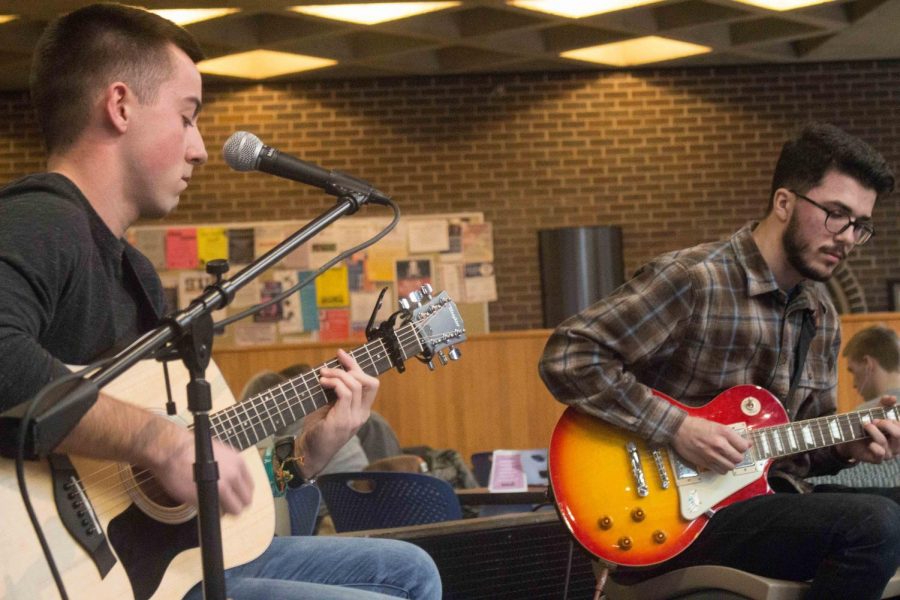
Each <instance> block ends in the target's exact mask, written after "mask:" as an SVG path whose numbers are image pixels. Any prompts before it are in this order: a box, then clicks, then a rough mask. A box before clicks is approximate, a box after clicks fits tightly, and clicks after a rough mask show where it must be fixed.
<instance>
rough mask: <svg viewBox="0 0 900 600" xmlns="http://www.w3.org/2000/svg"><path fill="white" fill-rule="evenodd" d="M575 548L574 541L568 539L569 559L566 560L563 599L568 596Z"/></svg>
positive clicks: (566, 598)
mask: <svg viewBox="0 0 900 600" xmlns="http://www.w3.org/2000/svg"><path fill="white" fill-rule="evenodd" d="M574 549H575V542H574V541H572V539H571V538H570V539H569V560H568V561H567V562H566V585H565V587H563V600H568V598H569V579H571V577H572V553H573V551H574Z"/></svg>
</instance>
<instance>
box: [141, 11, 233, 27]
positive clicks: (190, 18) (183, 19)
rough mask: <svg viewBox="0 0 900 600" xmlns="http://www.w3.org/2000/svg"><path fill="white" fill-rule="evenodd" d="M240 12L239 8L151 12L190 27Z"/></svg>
mask: <svg viewBox="0 0 900 600" xmlns="http://www.w3.org/2000/svg"><path fill="white" fill-rule="evenodd" d="M239 10H240V9H239V8H163V9H159V10H152V11H150V12H152V13H155V14H157V15H159V16H161V17H162V18H164V19H168V20H170V21H172V22H173V23H177V24H178V25H189V24H190V23H197V22H199V21H208V20H209V19H215V18H216V17H224V16H225V15H230V14H232V13H236V12H238V11H239Z"/></svg>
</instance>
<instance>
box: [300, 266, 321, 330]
mask: <svg viewBox="0 0 900 600" xmlns="http://www.w3.org/2000/svg"><path fill="white" fill-rule="evenodd" d="M312 274H313V272H312V271H300V272H299V273H297V276H298V278H299V279H300V281H305V280H306V279H308V278H309V277H312ZM300 314H301V318H302V319H303V328H304V329H305V330H306V331H318V329H319V305H318V304H317V303H316V281H315V280H312V281H310V282H309V284H308V285H306V286H304V287H302V288H300Z"/></svg>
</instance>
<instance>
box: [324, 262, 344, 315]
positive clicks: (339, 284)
mask: <svg viewBox="0 0 900 600" xmlns="http://www.w3.org/2000/svg"><path fill="white" fill-rule="evenodd" d="M316 303H317V304H318V305H319V308H337V307H341V306H349V305H350V287H349V284H348V280H347V265H340V266H337V267H332V268H330V269H328V270H327V271H325V272H324V273H322V274H321V275H319V277H318V279H316Z"/></svg>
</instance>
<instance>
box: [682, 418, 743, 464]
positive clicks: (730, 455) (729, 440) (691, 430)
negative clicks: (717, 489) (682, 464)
mask: <svg viewBox="0 0 900 600" xmlns="http://www.w3.org/2000/svg"><path fill="white" fill-rule="evenodd" d="M672 446H673V447H674V448H675V451H676V452H678V454H679V455H680V456H681V457H682V458H684V459H685V460H686V461H687V462H689V463H691V464H692V465H694V466H696V467H699V468H700V469H708V470H711V471H715V472H716V473H719V474H720V475H724V474H725V473H727V472H728V471H730V470H732V469H734V468H735V467H736V466H738V465H739V464H740V463H741V461H743V460H744V453H745V452H747V450H749V449H750V446H751V444H750V442H749V441H748V440H747V439H746V438H744V437H743V436H741V434H740V433H738V432H737V431H735V430H734V429H733V428H731V427H729V426H727V425H723V424H721V423H716V422H714V421H709V420H707V419H704V418H702V417H692V416H690V415H687V416H686V417H685V418H684V421H682V422H681V426H680V427H679V428H678V431H677V432H676V433H675V437H674V439H673V440H672Z"/></svg>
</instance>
